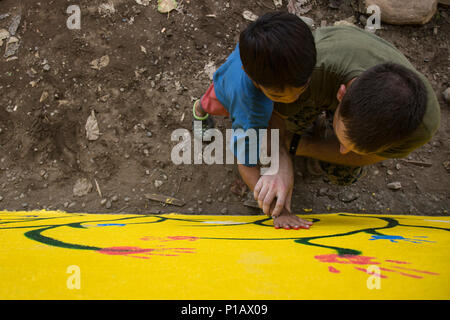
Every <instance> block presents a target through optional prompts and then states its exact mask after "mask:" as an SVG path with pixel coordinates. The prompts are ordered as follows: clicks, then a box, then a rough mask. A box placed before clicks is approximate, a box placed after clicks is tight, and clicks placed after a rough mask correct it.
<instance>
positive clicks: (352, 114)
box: [339, 63, 427, 153]
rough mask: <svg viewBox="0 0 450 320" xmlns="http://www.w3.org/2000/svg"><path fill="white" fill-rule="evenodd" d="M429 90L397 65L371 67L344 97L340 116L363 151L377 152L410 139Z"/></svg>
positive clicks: (353, 139) (420, 115) (351, 136)
mask: <svg viewBox="0 0 450 320" xmlns="http://www.w3.org/2000/svg"><path fill="white" fill-rule="evenodd" d="M426 105H427V91H426V88H425V85H424V83H423V81H422V80H421V79H420V78H419V76H418V75H417V74H416V73H415V72H413V71H411V70H409V69H407V68H405V67H403V66H401V65H398V64H395V63H384V64H380V65H377V66H375V67H372V68H370V69H368V70H367V71H365V72H364V73H363V74H362V75H361V76H360V77H358V78H357V79H356V80H355V81H354V82H353V83H352V84H351V86H350V87H349V89H348V90H347V92H346V94H345V95H344V97H343V99H342V101H341V105H340V109H339V116H340V117H341V119H342V121H343V122H344V124H345V128H346V129H345V134H346V136H347V138H348V139H349V140H350V141H351V142H352V143H354V145H355V148H356V149H357V150H359V151H361V152H365V153H374V152H377V151H378V152H380V151H384V150H386V149H388V148H389V147H390V146H391V145H392V144H394V143H396V142H399V141H402V140H403V139H405V138H407V137H408V136H410V135H411V134H412V133H413V132H414V131H415V130H416V129H417V127H418V126H419V125H420V124H421V122H422V120H423V117H424V115H425V111H426Z"/></svg>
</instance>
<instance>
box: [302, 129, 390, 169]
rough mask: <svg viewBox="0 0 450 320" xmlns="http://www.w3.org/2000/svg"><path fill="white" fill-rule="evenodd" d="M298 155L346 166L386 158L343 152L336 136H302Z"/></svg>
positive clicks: (361, 164)
mask: <svg viewBox="0 0 450 320" xmlns="http://www.w3.org/2000/svg"><path fill="white" fill-rule="evenodd" d="M297 155H298V156H304V157H309V158H314V159H318V160H322V161H326V162H330V163H335V164H340V165H344V166H367V165H370V164H373V163H376V162H380V161H383V160H385V159H384V158H382V157H379V156H377V155H359V154H356V153H354V152H349V153H347V154H342V153H340V152H339V141H338V140H337V139H336V137H335V136H333V137H330V138H328V139H322V140H316V139H311V138H302V139H301V140H300V143H299V147H298V149H297Z"/></svg>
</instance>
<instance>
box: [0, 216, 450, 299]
mask: <svg viewBox="0 0 450 320" xmlns="http://www.w3.org/2000/svg"><path fill="white" fill-rule="evenodd" d="M302 218H306V219H310V220H313V219H314V220H315V223H314V225H313V226H312V227H311V229H310V230H304V229H301V230H283V229H279V230H276V229H274V228H273V224H272V220H269V219H267V218H266V217H265V216H207V215H203V216H201V215H190V216H189V215H176V214H171V215H158V216H143V215H96V214H68V213H63V212H46V211H42V212H0V244H1V246H0V299H175V300H179V299H224V300H226V299H449V298H450V271H449V269H450V254H449V252H450V250H449V249H450V236H449V230H450V219H449V218H446V217H422V216H387V215H383V216H381V215H362V214H325V215H302ZM71 266H72V267H71ZM368 268H369V271H370V274H369V273H367V269H368ZM371 268H375V269H371ZM68 272H69V273H68ZM373 272H375V274H373ZM377 272H380V273H379V274H377ZM77 284H79V285H80V288H79V289H77ZM369 287H374V288H372V289H369Z"/></svg>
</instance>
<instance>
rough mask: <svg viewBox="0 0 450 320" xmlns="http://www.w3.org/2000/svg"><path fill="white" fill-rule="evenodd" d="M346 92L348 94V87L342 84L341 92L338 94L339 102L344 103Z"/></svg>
mask: <svg viewBox="0 0 450 320" xmlns="http://www.w3.org/2000/svg"><path fill="white" fill-rule="evenodd" d="M346 92H347V87H346V86H345V84H341V86H340V87H339V90H338V92H337V94H336V98H337V99H338V101H339V102H341V101H342V99H343V98H344V96H345V93H346Z"/></svg>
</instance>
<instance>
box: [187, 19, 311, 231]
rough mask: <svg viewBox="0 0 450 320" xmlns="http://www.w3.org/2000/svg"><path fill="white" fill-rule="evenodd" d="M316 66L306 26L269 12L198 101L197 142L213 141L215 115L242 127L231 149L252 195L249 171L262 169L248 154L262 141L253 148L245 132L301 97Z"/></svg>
mask: <svg viewBox="0 0 450 320" xmlns="http://www.w3.org/2000/svg"><path fill="white" fill-rule="evenodd" d="M315 63H316V47H315V43H314V37H313V35H312V33H311V30H310V29H309V27H308V26H307V25H306V23H304V22H303V21H302V20H301V19H300V18H299V17H297V16H295V15H293V14H290V13H287V12H272V13H267V14H265V15H263V16H261V17H260V18H259V19H258V20H256V21H255V22H253V23H251V24H250V25H249V26H248V27H247V28H246V29H245V30H244V31H243V32H242V33H241V35H240V39H239V44H238V45H237V47H236V49H235V50H234V51H233V53H231V55H230V56H229V57H228V59H227V61H226V62H225V63H224V64H223V65H222V66H221V67H220V68H219V69H218V70H217V71H216V72H215V74H214V78H213V83H212V84H211V86H210V87H209V89H208V90H207V91H206V93H205V94H204V95H203V96H202V98H201V99H200V100H198V101H196V102H195V103H194V108H193V120H194V121H201V123H202V126H201V130H196V129H195V128H196V126H194V136H195V137H196V138H197V139H203V140H209V139H208V138H206V137H205V133H206V132H207V130H208V129H210V128H213V127H214V121H213V120H212V117H211V115H222V116H229V117H230V119H231V121H232V129H234V130H237V129H242V130H238V131H234V132H235V134H234V136H232V139H231V140H232V141H231V142H232V145H231V146H230V147H231V150H232V151H233V152H234V155H235V156H236V158H237V159H238V160H239V162H240V163H241V164H238V167H239V172H240V173H241V176H242V178H243V180H244V181H245V182H246V183H247V185H248V186H249V188H250V189H251V190H252V191H253V190H254V187H255V185H256V183H257V181H258V179H256V177H257V175H255V174H254V173H253V174H251V171H252V170H258V169H257V168H256V164H254V163H250V162H249V159H250V158H251V157H250V155H249V154H250V150H257V152H258V151H259V141H258V146H256V148H255V149H252V148H251V147H250V146H249V139H248V136H247V135H246V133H247V131H248V130H249V129H255V130H258V129H267V128H268V127H269V121H270V119H271V116H272V111H273V105H274V102H280V103H292V102H294V101H296V100H297V99H298V97H299V96H300V95H301V94H302V93H303V92H304V91H305V90H306V88H307V84H308V81H309V78H310V76H311V74H312V71H313V68H314V66H315ZM246 138H247V139H246ZM239 141H243V142H244V144H243V145H244V146H245V148H243V149H242V148H236V145H239ZM252 147H255V146H252ZM235 149H237V150H236V151H235ZM256 158H259V154H258V155H257V157H256ZM239 162H238V163H239ZM282 165H283V164H280V169H281V170H283V168H282ZM258 178H259V176H258ZM283 215H284V218H283V219H286V215H290V216H292V217H289V219H294V220H293V221H297V222H298V223H294V225H296V226H297V227H298V228H300V227H305V228H308V227H309V226H310V225H311V223H310V222H308V221H306V220H303V219H300V218H298V217H296V216H295V215H293V214H291V213H290V212H289V210H288V209H286V210H284V212H283ZM277 218H278V217H277ZM277 218H274V225H275V227H277V226H278V225H277V223H276V220H275V219H277Z"/></svg>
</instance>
